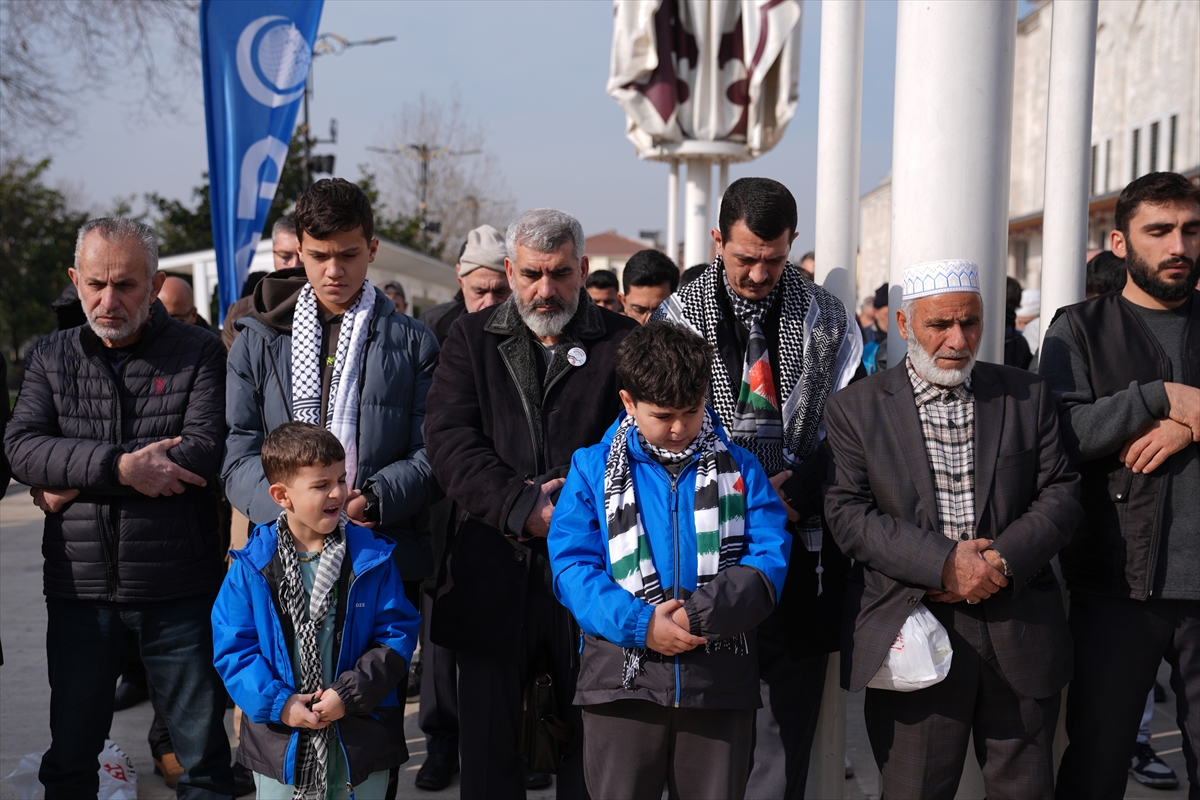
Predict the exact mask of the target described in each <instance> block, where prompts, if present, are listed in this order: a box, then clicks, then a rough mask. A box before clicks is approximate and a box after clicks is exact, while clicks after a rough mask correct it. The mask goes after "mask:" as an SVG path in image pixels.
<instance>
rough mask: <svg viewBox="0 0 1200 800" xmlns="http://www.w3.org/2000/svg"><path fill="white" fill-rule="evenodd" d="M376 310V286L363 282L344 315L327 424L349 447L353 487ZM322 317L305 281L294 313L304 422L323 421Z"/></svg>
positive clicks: (295, 377) (299, 410)
mask: <svg viewBox="0 0 1200 800" xmlns="http://www.w3.org/2000/svg"><path fill="white" fill-rule="evenodd" d="M374 312H375V287H374V286H372V285H371V282H370V281H366V280H364V281H363V285H362V291H361V292H359V295H358V300H357V301H355V303H354V305H353V306H352V307H351V308H350V310H349V311H347V312H346V314H345V316H344V317H343V318H342V327H341V332H340V333H339V334H338V340H337V350H336V352H335V353H334V359H333V376H332V380H331V381H330V384H329V407H328V409H327V412H326V414H325V427H326V428H327V429H328V430H329V431H330V432H331V433H333V435H334V436H336V437H337V438H338V441H339V442H341V443H342V447H343V448H344V449H345V451H346V485H347V486H349V487H351V488H354V486H355V480H356V479H357V477H358V395H359V380H360V377H359V375H360V368H361V366H362V360H363V352H364V350H366V346H367V336H368V334H369V333H370V331H371V318H372V317H373V316H374ZM320 362H321V322H320V320H319V319H318V317H317V298H316V294H315V292H314V290H313V285H312V284H311V283H306V284H304V288H303V289H302V290H301V291H300V297H299V298H298V299H297V300H296V312H295V314H294V315H293V318H292V416H293V417H294V418H295V419H297V420H298V421H300V422H308V423H310V424H312V425H320V424H321V363H320Z"/></svg>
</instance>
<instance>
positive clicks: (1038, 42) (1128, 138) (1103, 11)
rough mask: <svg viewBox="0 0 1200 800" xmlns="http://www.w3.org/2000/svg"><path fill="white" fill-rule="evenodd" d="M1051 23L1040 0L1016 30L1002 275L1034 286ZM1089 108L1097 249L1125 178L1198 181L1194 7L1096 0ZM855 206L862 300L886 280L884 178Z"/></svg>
mask: <svg viewBox="0 0 1200 800" xmlns="http://www.w3.org/2000/svg"><path fill="white" fill-rule="evenodd" d="M1060 1H1061V0H1060ZM1053 17H1054V6H1053V3H1052V2H1051V0H1043V2H1042V3H1040V4H1039V5H1038V6H1037V8H1035V9H1034V10H1033V11H1032V12H1030V13H1029V14H1028V15H1026V16H1025V18H1024V19H1022V20H1021V21H1020V22H1019V23H1018V24H1017V45H1016V55H1015V65H1014V66H1015V71H1014V81H1013V130H1012V151H1011V154H1012V158H1011V168H1010V176H1009V227H1008V233H1009V236H1008V264H1007V265H1006V271H1007V273H1008V274H1009V275H1010V276H1012V277H1015V278H1017V279H1018V280H1019V281H1021V283H1022V285H1023V286H1024V287H1025V288H1033V289H1036V288H1040V286H1041V275H1042V208H1043V194H1044V189H1045V177H1046V112H1047V107H1046V99H1047V94H1048V90H1049V83H1050V35H1051V31H1052V27H1053ZM1092 102H1093V105H1092V108H1093V110H1092V158H1091V171H1090V181H1089V203H1088V212H1089V213H1088V217H1089V222H1088V242H1087V244H1088V248H1089V249H1090V250H1101V249H1108V247H1109V244H1108V233H1109V231H1110V230H1112V228H1113V220H1114V210H1115V208H1116V202H1117V196H1118V195H1119V194H1120V192H1121V190H1122V189H1123V188H1124V187H1125V185H1126V184H1128V183H1129V182H1130V181H1131V180H1133V179H1134V178H1137V177H1140V176H1142V175H1145V174H1146V173H1148V172H1155V171H1163V170H1166V171H1172V172H1180V173H1183V174H1185V175H1188V176H1189V177H1191V178H1192V179H1193V180H1200V3H1197V2H1195V0H1100V4H1099V12H1098V16H1097V26H1096V77H1095V87H1094V91H1093V101H1092ZM859 208H860V223H859V231H860V234H859V247H860V258H859V295H861V296H866V295H869V294H871V292H873V291H874V288H875V287H876V286H878V285H879V284H881V283H883V282H884V281H886V280H887V276H888V258H889V253H890V242H891V231H890V227H891V187H890V179H888V178H885V179H884V181H883V182H882V183H881V184H880V185H879V187H877V188H876V189H874V190H872V191H871V192H868V193H867V194H865V195H863V196H862V198H861V199H860V203H859ZM931 223H935V221H932V220H931Z"/></svg>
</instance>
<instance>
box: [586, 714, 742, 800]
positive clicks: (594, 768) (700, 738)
mask: <svg viewBox="0 0 1200 800" xmlns="http://www.w3.org/2000/svg"><path fill="white" fill-rule="evenodd" d="M753 734H754V711H753V710H752V709H740V708H731V709H700V708H672V707H670V706H660V705H658V704H657V703H651V702H649V701H648V700H614V701H613V702H611V703H600V704H598V705H591V706H584V707H583V774H584V779H585V780H586V781H587V787H588V793H589V794H590V795H591V796H592V797H595V798H624V799H625V800H660V798H661V797H662V791H663V787H664V786H666V787H667V796H668V797H669V798H671V800H675V798H687V800H693V799H694V800H707V799H708V798H711V800H741V798H743V797H744V796H745V792H746V776H747V775H748V774H749V772H750V743H751V739H752V737H753Z"/></svg>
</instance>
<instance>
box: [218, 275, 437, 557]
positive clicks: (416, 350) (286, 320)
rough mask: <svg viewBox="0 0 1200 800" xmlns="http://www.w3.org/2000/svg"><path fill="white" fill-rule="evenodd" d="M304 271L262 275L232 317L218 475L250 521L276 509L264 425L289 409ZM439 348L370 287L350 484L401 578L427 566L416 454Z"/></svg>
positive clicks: (423, 493)
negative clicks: (373, 502)
mask: <svg viewBox="0 0 1200 800" xmlns="http://www.w3.org/2000/svg"><path fill="white" fill-rule="evenodd" d="M306 281H307V279H306V278H304V271H303V270H302V269H289V270H279V271H278V272H275V273H272V274H271V275H268V276H267V277H266V278H264V279H263V281H262V282H261V283H260V284H259V285H258V287H257V288H256V291H255V315H254V316H252V317H246V318H243V319H241V320H238V321H237V323H236V324H237V325H238V327H239V328H240V329H241V334H240V335H239V336H238V337H237V340H236V341H235V342H234V344H233V349H232V350H231V351H230V352H229V385H228V390H227V395H226V396H227V402H226V409H227V411H226V413H227V414H228V421H229V440H228V442H227V443H226V452H225V464H224V467H223V469H222V478H223V480H224V482H225V494H226V496H227V497H228V498H229V502H231V503H232V504H233V507H234V508H236V509H238V510H239V511H241V512H242V513H243V514H245V515H246V517H247V519H249V520H251V521H253V522H260V523H261V522H269V521H271V520H273V519H275V518H276V517H278V516H279V512H280V510H281V509H280V508H279V506H277V505H276V504H275V501H274V500H272V499H271V496H270V494H269V493H268V489H269V488H270V484H269V483H268V482H267V478H266V476H265V475H264V474H263V470H262V458H261V453H262V443H263V439H265V438H266V435H267V433H269V432H270V431H272V430H274V429H275V428H277V427H279V426H280V425H282V424H283V423H285V422H289V421H291V420H292V419H294V417H293V416H292V316H293V314H294V312H295V308H296V298H297V296H298V295H299V293H300V289H301V288H303V286H304V284H305V283H306ZM437 359H438V346H437V342H436V341H434V338H433V335H432V334H431V333H430V332H429V329H428V328H426V327H425V326H424V325H422V324H421V323H420V322H417V321H416V320H415V319H413V318H412V317H408V316H405V315H404V314H400V313H398V312H397V311H396V305H395V303H393V302H392V301H391V300H390V299H388V297H387V295H385V294H384V293H383V292H381V291H379V290H378V289H376V290H375V315H374V317H373V318H372V320H371V330H370V333H369V334H368V338H367V344H366V348H365V354H364V356H363V364H362V368H361V371H360V372H359V381H360V385H359V399H358V478H357V480H356V481H355V484H356V485H355V486H354V487H353V488H355V489H362V490H364V491H370V492H373V493H374V494H375V496H376V497H378V498H379V522H378V524H377V525H376V526H375V530H377V531H380V532H381V533H384V534H386V535H387V536H389V537H391V538H392V539H393V540H394V541H395V542H396V556H395V558H396V565H397V566H398V567H399V568H400V575H401V577H403V578H404V579H405V580H420V579H421V578H424V577H426V576H427V575H429V574H431V573H432V572H433V556H432V554H431V552H430V547H429V528H428V523H427V522H426V515H425V510H426V508H427V507H428V506H429V504H430V503H432V502H433V501H435V500H437V499H438V498H439V497H440V496H441V495H440V491H439V490H438V487H437V483H436V482H435V481H434V479H433V471H432V469H431V468H430V466H429V462H428V460H427V459H426V457H425V435H424V432H423V427H424V422H425V394H426V392H427V391H428V390H429V382H430V380H431V376H432V375H433V368H434V367H435V366H436V365H437Z"/></svg>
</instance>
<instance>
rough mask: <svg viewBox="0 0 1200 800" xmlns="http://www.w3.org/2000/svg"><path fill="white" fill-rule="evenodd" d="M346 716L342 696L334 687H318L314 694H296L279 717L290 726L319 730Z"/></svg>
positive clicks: (284, 705)
mask: <svg viewBox="0 0 1200 800" xmlns="http://www.w3.org/2000/svg"><path fill="white" fill-rule="evenodd" d="M344 716H346V707H345V706H344V705H343V704H342V697H341V695H339V694H338V693H337V692H335V691H334V690H333V689H318V690H317V691H315V692H313V693H312V694H294V695H292V696H291V697H289V698H288V699H287V702H285V703H284V704H283V710H282V711H281V712H279V719H280V721H281V722H283V724H284V725H287V726H288V727H289V728H309V729H311V730H314V731H319V730H321V729H322V728H327V727H329V724H330V723H331V722H337V721H338V720H339V719H341V718H342V717H344Z"/></svg>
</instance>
